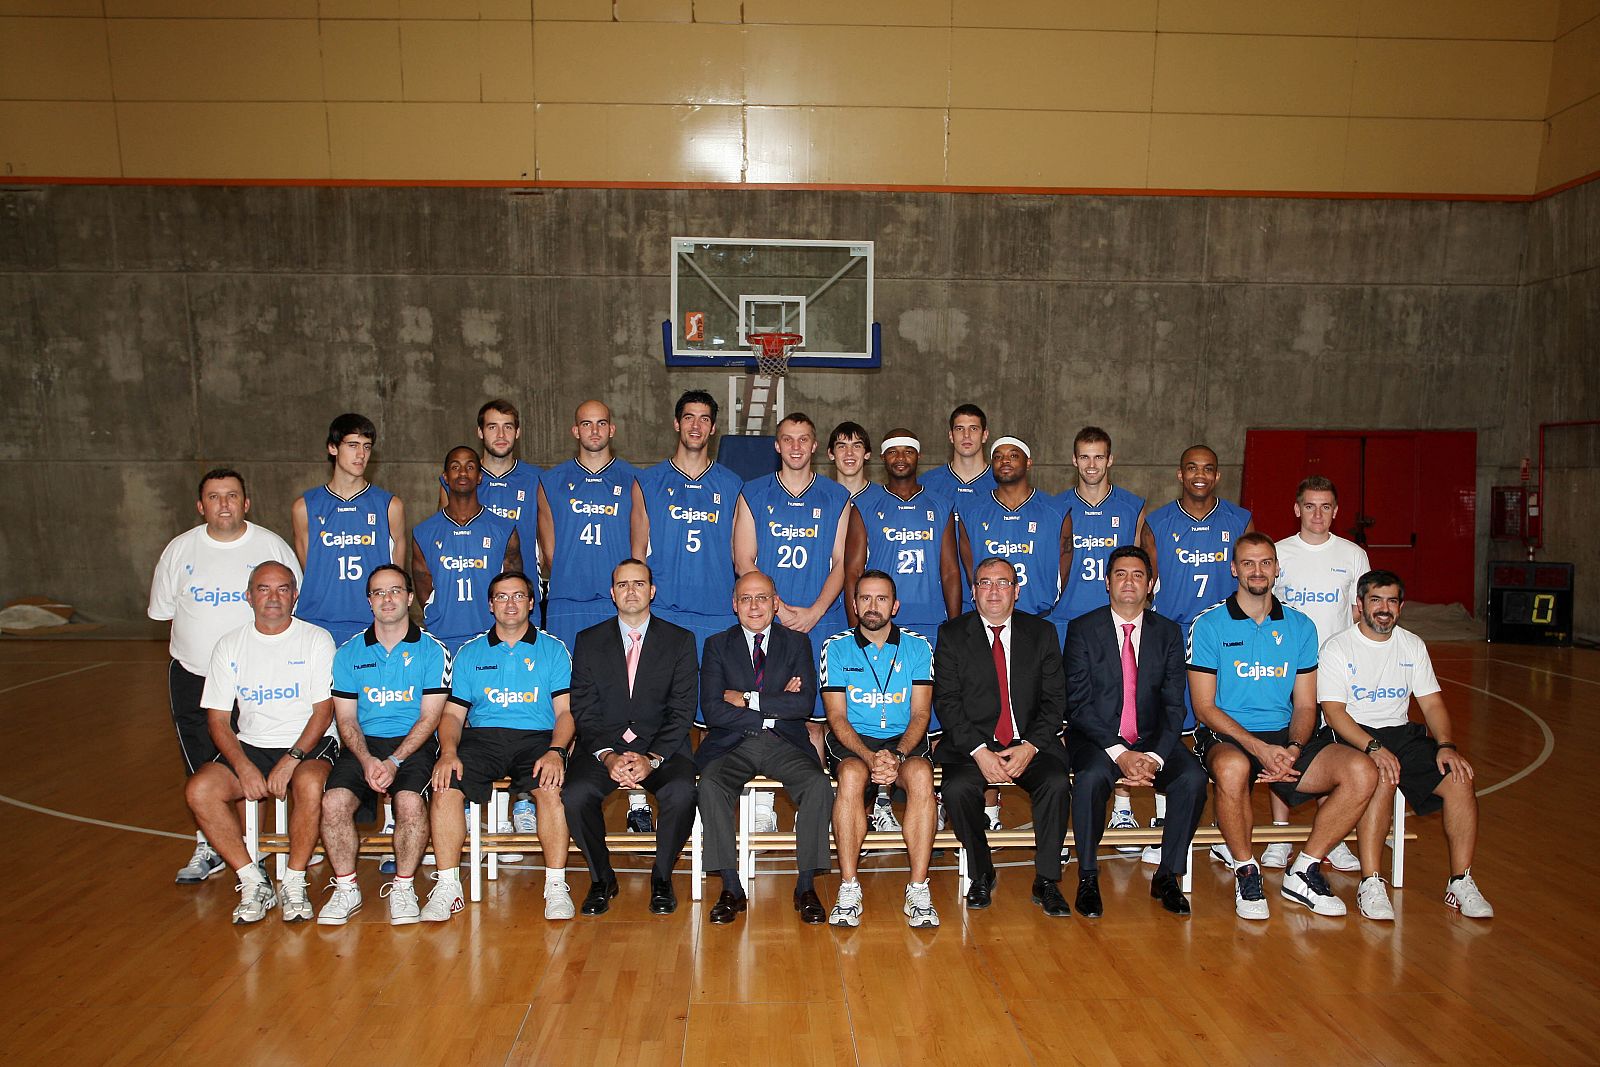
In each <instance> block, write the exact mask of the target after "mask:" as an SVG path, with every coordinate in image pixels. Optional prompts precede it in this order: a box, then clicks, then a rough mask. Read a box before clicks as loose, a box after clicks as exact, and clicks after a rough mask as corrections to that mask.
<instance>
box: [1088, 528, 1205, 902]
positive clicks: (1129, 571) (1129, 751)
mask: <svg viewBox="0 0 1600 1067" xmlns="http://www.w3.org/2000/svg"><path fill="white" fill-rule="evenodd" d="M1106 588H1107V590H1108V591H1109V592H1110V594H1111V603H1110V604H1108V605H1107V606H1106V607H1103V608H1096V609H1095V610H1093V611H1091V612H1089V613H1087V614H1085V615H1079V616H1078V617H1077V618H1075V619H1073V620H1072V622H1071V623H1069V624H1068V626H1067V641H1066V647H1065V648H1064V649H1063V651H1062V661H1063V662H1064V663H1065V664H1066V672H1067V738H1068V745H1067V750H1068V751H1069V752H1071V753H1072V775H1073V778H1072V835H1073V839H1074V840H1075V841H1076V842H1077V843H1078V865H1079V866H1078V872H1079V873H1078V913H1079V914H1080V915H1087V916H1090V917H1091V918H1092V917H1094V916H1098V915H1099V914H1100V913H1101V910H1102V907H1101V901H1100V877H1099V866H1098V863H1097V857H1096V852H1097V850H1098V849H1099V847H1100V836H1101V834H1103V833H1104V832H1105V831H1104V830H1103V829H1102V827H1104V826H1105V824H1106V805H1107V803H1109V801H1110V799H1111V791H1112V789H1113V787H1116V786H1135V785H1151V786H1155V788H1156V789H1157V790H1159V791H1160V792H1162V793H1165V794H1166V796H1167V816H1166V823H1165V824H1164V825H1165V828H1164V829H1163V830H1162V834H1161V862H1160V864H1159V865H1158V866H1157V867H1156V873H1155V877H1154V878H1152V879H1151V881H1150V895H1151V896H1153V897H1155V898H1156V899H1157V900H1159V901H1161V906H1162V907H1163V908H1166V909H1167V910H1168V911H1170V912H1172V913H1173V914H1175V915H1187V914H1189V901H1188V899H1187V898H1185V897H1184V895H1183V889H1182V888H1181V887H1180V886H1179V884H1178V883H1179V880H1180V878H1181V877H1182V875H1183V872H1184V870H1185V866H1186V864H1187V863H1188V857H1189V843H1190V841H1192V840H1193V839H1194V831H1195V827H1197V826H1199V825H1200V813H1201V811H1202V810H1203V809H1204V808H1205V806H1206V772H1205V770H1204V769H1203V768H1202V767H1201V766H1200V761H1199V760H1196V759H1195V758H1194V756H1192V755H1191V754H1190V753H1189V750H1188V748H1186V747H1185V746H1184V744H1183V740H1182V737H1181V734H1182V731H1183V716H1184V707H1183V690H1184V686H1185V685H1186V684H1187V681H1188V675H1187V669H1186V667H1185V664H1184V647H1183V631H1182V630H1180V629H1179V628H1178V624H1177V623H1175V622H1173V621H1172V620H1171V619H1168V618H1165V617H1163V616H1161V615H1157V614H1156V613H1155V612H1154V611H1151V610H1149V609H1148V604H1149V601H1150V557H1149V556H1148V555H1146V554H1145V551H1144V549H1142V548H1139V547H1138V546H1136V545H1123V546H1122V547H1121V548H1118V549H1115V550H1113V551H1112V553H1111V556H1110V558H1109V559H1108V560H1107V561H1106Z"/></svg>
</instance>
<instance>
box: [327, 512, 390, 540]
mask: <svg viewBox="0 0 1600 1067" xmlns="http://www.w3.org/2000/svg"><path fill="white" fill-rule="evenodd" d="M367 517H368V518H371V516H370V515H369V516H367ZM317 539H318V540H319V541H321V542H322V544H323V546H324V547H325V548H354V547H361V546H371V545H375V544H377V543H378V537H377V535H376V534H369V533H364V534H356V533H345V534H341V533H333V532H331V531H328V530H323V531H322V533H321V534H319V535H318V538H317Z"/></svg>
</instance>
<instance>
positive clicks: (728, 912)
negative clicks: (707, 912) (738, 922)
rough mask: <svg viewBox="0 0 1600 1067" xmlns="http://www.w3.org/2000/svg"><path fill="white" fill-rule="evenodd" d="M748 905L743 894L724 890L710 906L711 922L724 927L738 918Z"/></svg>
mask: <svg viewBox="0 0 1600 1067" xmlns="http://www.w3.org/2000/svg"><path fill="white" fill-rule="evenodd" d="M748 904H749V901H747V900H746V899H745V896H744V894H743V893H735V892H733V890H731V889H724V890H723V891H722V895H721V896H719V897H717V902H716V903H715V904H713V905H711V921H712V922H714V923H716V924H717V925H718V926H726V925H727V924H728V923H731V922H733V920H734V919H737V918H738V917H739V913H740V912H741V911H743V910H744V909H745V908H746V907H747V906H748Z"/></svg>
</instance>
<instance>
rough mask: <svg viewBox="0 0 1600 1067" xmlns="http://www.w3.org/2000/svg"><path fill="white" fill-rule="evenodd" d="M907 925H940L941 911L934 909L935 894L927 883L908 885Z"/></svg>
mask: <svg viewBox="0 0 1600 1067" xmlns="http://www.w3.org/2000/svg"><path fill="white" fill-rule="evenodd" d="M904 910H905V913H906V925H907V926H911V927H923V926H938V925H939V913H938V912H937V911H934V910H933V894H932V893H931V892H930V891H929V889H928V886H927V883H923V884H922V885H913V884H908V885H907V886H906V905H905V909H904Z"/></svg>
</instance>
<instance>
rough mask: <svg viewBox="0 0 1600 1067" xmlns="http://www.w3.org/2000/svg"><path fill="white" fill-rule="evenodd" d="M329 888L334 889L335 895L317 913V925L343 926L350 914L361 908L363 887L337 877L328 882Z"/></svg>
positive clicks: (348, 919)
mask: <svg viewBox="0 0 1600 1067" xmlns="http://www.w3.org/2000/svg"><path fill="white" fill-rule="evenodd" d="M328 888H329V889H331V890H333V896H331V897H329V898H328V902H327V903H326V904H324V905H323V906H322V910H321V911H320V912H318V913H317V925H318V926H343V925H344V924H345V923H347V922H349V921H350V916H352V915H354V914H355V913H356V912H358V911H360V910H361V887H360V886H358V885H356V884H355V883H354V882H350V883H349V884H346V883H343V882H341V881H339V879H337V878H335V879H333V880H332V881H330V882H329V883H328Z"/></svg>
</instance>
